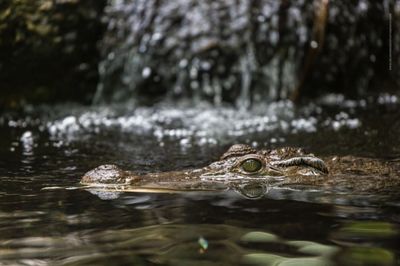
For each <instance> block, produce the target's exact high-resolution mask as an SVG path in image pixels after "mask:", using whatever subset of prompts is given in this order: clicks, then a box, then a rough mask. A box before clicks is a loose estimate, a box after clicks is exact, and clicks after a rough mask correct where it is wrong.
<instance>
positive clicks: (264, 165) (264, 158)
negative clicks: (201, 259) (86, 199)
mask: <svg viewBox="0 0 400 266" xmlns="http://www.w3.org/2000/svg"><path fill="white" fill-rule="evenodd" d="M81 184H83V185H86V186H88V187H97V188H113V189H115V190H119V191H147V192H149V191H150V192H154V191H156V192H161V191H169V192H178V191H208V190H210V191H218V190H226V189H234V190H235V191H238V192H239V193H240V194H242V195H245V196H246V197H249V198H256V197H259V196H260V195H263V194H264V193H265V192H266V190H268V188H270V187H286V188H297V189H304V188H317V189H323V190H330V191H333V190H334V191H345V192H372V191H385V190H387V189H392V188H393V187H396V186H397V187H399V186H400V164H399V163H398V162H396V161H381V160H376V159H369V158H361V157H354V156H343V157H338V156H331V157H326V158H324V159H321V158H319V157H316V156H315V155H314V154H311V153H306V152H305V151H304V150H303V149H301V148H295V147H282V148H277V149H259V150H257V149H255V148H253V147H251V146H249V145H245V144H235V145H233V146H231V147H230V148H229V149H228V150H227V151H226V152H225V153H224V154H223V155H222V156H221V157H220V159H219V160H217V161H215V162H213V163H211V164H209V165H207V166H205V167H201V168H198V169H189V170H182V171H169V172H157V173H144V174H139V173H134V172H131V171H126V170H122V169H121V168H119V167H118V166H116V165H114V164H106V165H101V166H99V167H97V168H95V169H93V170H91V171H89V172H87V173H86V174H84V176H83V177H82V179H81Z"/></svg>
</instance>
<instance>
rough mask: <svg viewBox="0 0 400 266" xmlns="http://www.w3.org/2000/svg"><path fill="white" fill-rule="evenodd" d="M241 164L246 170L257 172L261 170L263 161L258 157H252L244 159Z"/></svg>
mask: <svg viewBox="0 0 400 266" xmlns="http://www.w3.org/2000/svg"><path fill="white" fill-rule="evenodd" d="M240 166H241V167H242V169H243V170H244V171H245V172H248V173H255V172H258V171H260V169H261V168H262V163H261V161H260V160H258V159H254V158H251V159H247V160H245V161H243V162H242V164H241V165H240Z"/></svg>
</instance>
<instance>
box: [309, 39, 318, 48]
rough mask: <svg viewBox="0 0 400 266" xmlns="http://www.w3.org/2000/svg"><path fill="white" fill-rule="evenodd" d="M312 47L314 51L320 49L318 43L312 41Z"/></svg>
mask: <svg viewBox="0 0 400 266" xmlns="http://www.w3.org/2000/svg"><path fill="white" fill-rule="evenodd" d="M310 46H311V48H313V49H317V48H318V42H316V41H314V40H312V41H311V42H310Z"/></svg>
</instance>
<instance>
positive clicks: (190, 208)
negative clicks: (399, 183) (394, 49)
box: [0, 94, 400, 265]
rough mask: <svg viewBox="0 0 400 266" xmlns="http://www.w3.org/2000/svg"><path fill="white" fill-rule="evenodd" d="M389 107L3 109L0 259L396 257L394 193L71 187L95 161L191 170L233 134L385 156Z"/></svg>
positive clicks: (399, 154) (341, 261)
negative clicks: (250, 193) (253, 195)
mask: <svg viewBox="0 0 400 266" xmlns="http://www.w3.org/2000/svg"><path fill="white" fill-rule="evenodd" d="M398 110H399V100H398V97H397V96H395V95H388V94H382V95H379V96H377V97H375V96H374V97H370V98H365V99H362V100H358V101H353V100H347V99H345V98H343V96H341V95H328V96H326V97H325V98H323V99H320V100H319V101H318V104H308V105H305V106H303V107H300V108H297V107H295V106H293V104H291V103H290V102H285V101H283V102H277V103H274V104H271V105H270V106H268V107H262V106H254V108H253V110H249V111H241V112H239V111H235V110H234V109H233V108H231V107H212V106H210V105H208V104H204V105H202V104H200V105H197V106H196V107H193V106H190V105H189V104H186V103H181V105H177V104H174V105H170V104H167V103H164V104H160V105H158V106H155V107H141V108H132V107H130V106H125V107H121V106H103V107H92V108H89V109H88V108H86V107H85V108H83V107H79V106H56V107H42V108H36V109H34V110H32V109H31V108H30V107H29V106H27V108H26V110H25V112H23V113H18V114H16V113H8V114H3V115H2V116H1V118H0V143H1V145H0V158H1V161H0V177H1V178H0V184H1V185H0V187H1V189H0V217H1V218H0V223H1V226H0V265H127V264H131V265H276V264H277V263H281V264H279V265H288V264H291V265H398V264H399V263H400V261H399V256H400V254H399V249H398V243H399V240H400V238H399V230H400V227H399V224H400V216H399V213H400V212H399V208H400V199H399V197H398V196H397V195H392V196H390V197H387V196H386V195H379V193H378V194H373V195H366V196H364V197H356V196H355V195H347V196H346V197H344V196H342V197H341V196H338V195H336V196H335V195H326V196H324V197H321V196H314V194H313V193H312V192H304V191H285V190H282V191H280V190H273V191H270V192H269V193H267V194H266V195H265V196H264V197H261V198H259V199H257V200H254V199H253V200H251V199H247V198H245V197H243V196H241V195H239V194H237V193H235V192H234V191H225V192H202V193H200V192H196V193H180V194H168V193H159V194H157V193H100V194H99V193H94V192H93V191H92V192H90V191H86V190H84V189H82V188H81V187H80V186H79V180H80V177H81V176H82V175H83V174H84V173H85V172H86V171H88V170H90V169H92V168H94V167H96V166H98V165H100V164H104V163H116V164H118V165H120V166H121V167H122V168H124V169H130V170H133V171H141V172H151V171H166V170H176V169H185V168H191V167H200V166H204V165H206V164H207V163H210V162H212V161H213V160H215V159H216V158H218V157H219V156H220V155H221V154H222V153H223V152H224V151H225V149H226V148H227V147H228V146H229V145H231V144H233V143H239V142H243V143H248V144H251V145H254V146H258V147H280V146H286V145H294V146H301V147H304V148H306V149H308V150H309V151H312V152H313V153H315V154H316V155H320V156H324V155H357V156H365V157H371V158H380V159H384V160H398V159H399V158H400V143H399V141H398V136H399V134H400V124H399V121H400V117H399V114H400V112H399V111H398ZM382 196H385V197H382ZM274 263H275V264H274Z"/></svg>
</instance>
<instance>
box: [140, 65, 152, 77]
mask: <svg viewBox="0 0 400 266" xmlns="http://www.w3.org/2000/svg"><path fill="white" fill-rule="evenodd" d="M150 75H151V68H150V67H145V68H143V71H142V76H143V78H148V77H149V76H150Z"/></svg>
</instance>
